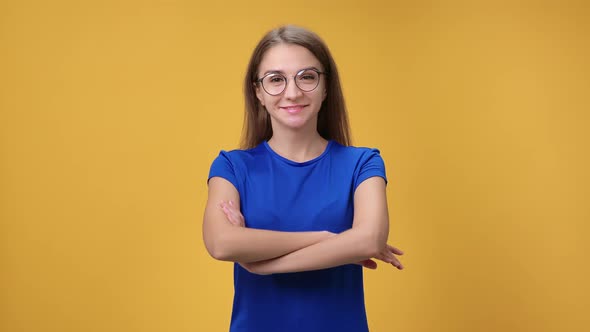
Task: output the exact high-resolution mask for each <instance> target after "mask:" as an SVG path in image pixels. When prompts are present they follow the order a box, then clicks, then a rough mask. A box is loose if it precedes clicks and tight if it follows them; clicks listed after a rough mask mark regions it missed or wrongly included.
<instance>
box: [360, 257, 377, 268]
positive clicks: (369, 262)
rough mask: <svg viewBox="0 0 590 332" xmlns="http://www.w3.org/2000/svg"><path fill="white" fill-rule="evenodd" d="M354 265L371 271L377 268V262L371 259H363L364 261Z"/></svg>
mask: <svg viewBox="0 0 590 332" xmlns="http://www.w3.org/2000/svg"><path fill="white" fill-rule="evenodd" d="M356 264H357V265H360V266H362V267H364V268H367V269H371V270H375V269H376V268H377V262H375V261H374V260H372V259H365V260H364V261H360V262H358V263H356Z"/></svg>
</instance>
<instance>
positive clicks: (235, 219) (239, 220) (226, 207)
mask: <svg viewBox="0 0 590 332" xmlns="http://www.w3.org/2000/svg"><path fill="white" fill-rule="evenodd" d="M219 208H221V210H222V211H223V213H224V214H225V217H226V218H227V220H228V221H229V222H230V223H231V224H232V225H234V226H238V227H246V221H245V220H244V216H243V215H242V213H241V212H240V210H238V209H237V208H236V207H235V206H234V202H233V201H229V202H225V201H222V202H221V203H220V204H219Z"/></svg>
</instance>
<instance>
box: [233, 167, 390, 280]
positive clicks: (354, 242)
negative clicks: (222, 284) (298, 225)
mask: <svg viewBox="0 0 590 332" xmlns="http://www.w3.org/2000/svg"><path fill="white" fill-rule="evenodd" d="M353 218H354V219H353V226H352V228H351V229H349V230H347V231H345V232H342V233H340V234H338V235H335V236H332V237H330V238H327V239H325V240H323V241H321V242H318V243H316V244H313V245H310V246H308V247H305V248H302V249H299V250H296V251H293V252H291V253H289V254H286V255H284V256H281V257H278V258H274V259H270V260H266V261H259V262H254V263H247V264H242V266H244V267H245V268H246V269H248V270H249V271H250V272H252V273H256V274H272V273H287V272H301V271H311V270H319V269H326V268H330V267H335V266H340V265H345V264H354V263H358V262H362V261H366V260H368V259H370V258H372V257H379V256H380V255H381V253H383V252H384V251H387V252H389V251H388V250H387V248H388V246H387V237H388V234H389V217H388V211H387V198H386V193H385V180H384V179H383V178H381V177H371V178H368V179H366V180H365V181H363V182H362V183H361V184H360V185H359V186H358V187H357V189H356V191H355V193H354V217H353ZM400 266H401V265H400ZM398 268H399V267H398Z"/></svg>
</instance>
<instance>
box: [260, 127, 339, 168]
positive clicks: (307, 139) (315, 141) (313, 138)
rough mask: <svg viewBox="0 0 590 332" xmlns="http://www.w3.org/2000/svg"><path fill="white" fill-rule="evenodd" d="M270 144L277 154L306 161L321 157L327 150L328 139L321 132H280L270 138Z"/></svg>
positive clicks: (296, 160)
mask: <svg viewBox="0 0 590 332" xmlns="http://www.w3.org/2000/svg"><path fill="white" fill-rule="evenodd" d="M268 145H269V146H270V147H271V149H272V150H273V151H274V152H276V153H277V154H279V155H281V156H282V157H285V158H287V159H289V160H292V161H295V162H305V161H308V160H312V159H315V158H317V157H319V156H320V155H321V154H322V153H324V151H325V150H326V145H328V141H326V140H325V139H324V138H323V137H321V136H320V134H319V133H318V132H317V131H315V132H313V133H297V132H278V133H273V136H272V137H271V138H270V139H269V140H268Z"/></svg>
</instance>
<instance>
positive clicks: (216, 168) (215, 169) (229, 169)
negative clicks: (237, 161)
mask: <svg viewBox="0 0 590 332" xmlns="http://www.w3.org/2000/svg"><path fill="white" fill-rule="evenodd" d="M215 176H218V177H221V178H224V179H226V180H227V181H229V182H231V184H233V185H234V187H236V190H237V189H238V181H237V178H236V172H235V168H234V166H233V164H232V162H231V160H230V158H229V155H228V153H227V152H225V151H221V152H220V153H219V155H218V156H217V158H215V160H213V163H212V164H211V168H210V169H209V177H207V183H209V180H210V179H211V178H212V177H215Z"/></svg>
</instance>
